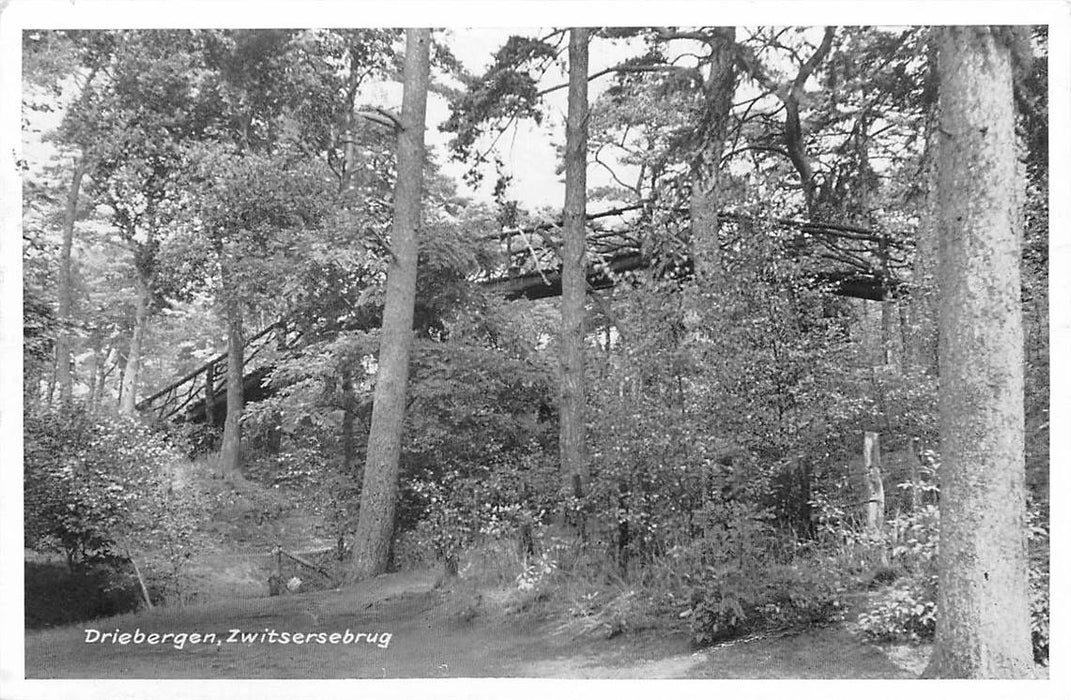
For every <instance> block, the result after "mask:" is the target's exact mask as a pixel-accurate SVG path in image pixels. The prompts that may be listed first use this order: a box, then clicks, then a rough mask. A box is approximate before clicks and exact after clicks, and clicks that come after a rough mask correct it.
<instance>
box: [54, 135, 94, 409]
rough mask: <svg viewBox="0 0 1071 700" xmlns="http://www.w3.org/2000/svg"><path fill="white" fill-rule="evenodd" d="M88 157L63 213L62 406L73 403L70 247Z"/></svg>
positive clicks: (59, 290)
mask: <svg viewBox="0 0 1071 700" xmlns="http://www.w3.org/2000/svg"><path fill="white" fill-rule="evenodd" d="M86 169H87V168H86V161H85V157H84V156H83V157H81V158H78V159H77V160H76V161H75V164H74V174H73V175H72V176H71V188H70V190H68V192H67V202H66V205H65V207H64V211H63V241H62V243H61V245H60V260H59V263H60V266H59V280H58V282H59V284H58V288H57V290H56V291H57V294H56V296H57V298H58V305H59V309H58V312H59V313H58V315H59V323H60V330H59V333H58V334H57V336H56V348H55V350H56V386H57V387H58V389H59V395H60V403H61V404H62V405H64V406H68V405H70V403H71V397H72V385H73V377H72V373H71V324H72V319H71V314H72V309H73V306H74V304H73V293H72V287H73V284H74V281H73V279H72V278H71V248H72V247H73V244H74V224H75V222H76V221H77V220H78V196H79V194H80V193H81V190H82V178H83V177H85V174H86Z"/></svg>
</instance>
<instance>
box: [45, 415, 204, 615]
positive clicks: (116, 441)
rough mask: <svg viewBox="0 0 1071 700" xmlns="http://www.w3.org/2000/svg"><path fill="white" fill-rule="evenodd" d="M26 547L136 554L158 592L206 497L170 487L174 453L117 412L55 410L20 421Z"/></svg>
mask: <svg viewBox="0 0 1071 700" xmlns="http://www.w3.org/2000/svg"><path fill="white" fill-rule="evenodd" d="M25 446H26V449H25V455H26V457H25V465H26V467H25V474H26V488H25V504H26V546H27V547H29V548H31V549H36V550H39V551H59V552H63V553H64V554H65V555H66V557H67V562H68V565H69V567H71V568H73V567H74V566H75V565H76V564H79V563H86V562H91V561H99V560H107V559H109V558H115V557H118V558H131V557H137V558H138V561H139V562H141V564H142V565H143V568H144V571H143V573H146V574H147V575H149V576H150V577H151V578H154V579H155V580H156V582H158V583H159V585H160V587H161V588H163V589H164V591H165V592H166V594H167V595H169V596H172V595H173V596H175V597H178V598H181V593H182V591H181V583H180V581H181V577H182V575H183V570H184V568H185V566H186V563H187V562H188V560H189V558H190V556H191V555H192V551H193V546H194V543H195V540H196V537H197V535H198V533H199V531H200V525H201V522H202V520H203V519H204V518H205V516H206V514H207V513H208V511H209V508H208V504H207V503H206V500H205V496H204V495H203V494H201V493H200V492H198V491H197V490H195V489H193V488H182V489H180V488H175V487H174V485H173V483H172V470H173V469H174V468H175V467H176V466H177V464H178V462H179V461H181V460H182V455H181V454H180V453H179V451H178V450H177V449H176V448H175V446H174V445H173V444H172V443H171V442H170V441H169V440H168V439H167V438H166V437H165V436H163V435H162V434H160V433H158V432H156V431H154V430H153V429H152V428H150V427H149V426H147V425H145V424H143V423H141V422H139V421H137V420H135V419H133V418H128V417H123V416H89V415H86V414H85V413H83V412H81V411H77V410H75V411H62V412H56V413H46V414H42V415H38V416H33V417H32V418H31V417H28V418H27V421H26V426H25Z"/></svg>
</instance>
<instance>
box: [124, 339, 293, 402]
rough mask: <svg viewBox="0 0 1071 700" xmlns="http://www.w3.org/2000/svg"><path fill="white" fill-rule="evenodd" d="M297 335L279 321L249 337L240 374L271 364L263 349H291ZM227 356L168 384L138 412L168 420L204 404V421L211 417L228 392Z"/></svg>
mask: <svg viewBox="0 0 1071 700" xmlns="http://www.w3.org/2000/svg"><path fill="white" fill-rule="evenodd" d="M299 337H300V333H299V332H297V331H294V330H290V329H288V328H287V326H286V324H284V323H282V322H276V323H273V324H271V325H269V326H267V327H266V328H263V329H262V330H260V331H259V332H257V333H256V334H255V335H253V336H251V337H250V338H249V339H248V340H247V341H246V342H245V345H244V346H243V349H242V362H243V366H242V374H243V376H247V375H249V374H251V373H253V372H255V371H257V370H258V369H261V367H262V365H265V364H267V363H270V359H269V356H270V355H271V354H272V353H271V352H267V351H266V349H270V348H274V349H278V350H286V349H289V348H291V347H293V346H294V344H295V343H296V342H297V341H298V339H299ZM228 358H229V353H227V352H223V353H220V354H219V355H216V356H215V357H213V358H212V359H211V360H209V361H208V362H206V363H204V364H203V365H201V366H200V367H198V368H197V369H194V370H193V371H191V372H190V373H188V374H186V375H185V376H183V377H181V378H180V379H177V380H176V381H174V382H172V383H171V384H168V385H167V386H165V387H164V388H162V389H160V390H159V391H157V392H156V393H155V394H153V395H152V396H149V397H147V398H145V399H142V400H141V401H139V402H138V403H137V404H136V408H137V410H139V411H141V412H142V413H143V414H147V415H151V416H152V418H153V419H154V420H160V421H164V420H170V419H172V418H174V417H175V416H177V415H179V414H181V413H183V412H186V413H189V412H190V411H191V409H193V408H194V407H195V406H197V405H198V404H199V403H201V402H204V406H205V413H206V417H207V418H211V411H212V407H213V405H214V404H215V402H216V397H218V396H222V395H223V394H225V393H226V390H227V362H228Z"/></svg>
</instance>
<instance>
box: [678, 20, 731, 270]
mask: <svg viewBox="0 0 1071 700" xmlns="http://www.w3.org/2000/svg"><path fill="white" fill-rule="evenodd" d="M735 44H736V28H735V27H718V28H716V29H715V30H713V35H712V37H711V40H710V73H709V74H708V76H707V79H706V82H705V83H704V85H703V117H702V120H701V123H700V125H699V126H698V127H697V129H696V134H695V139H696V142H697V143H696V145H695V152H694V155H693V158H692V163H691V171H692V191H691V198H690V201H689V216H690V218H691V222H692V259H693V260H694V261H695V271H696V277H697V279H698V280H699V283H700V288H701V289H710V288H712V287H715V286H716V285H717V284H718V282H719V281H720V279H721V268H722V265H721V246H720V242H719V239H718V231H719V225H718V209H719V208H720V206H721V191H720V188H721V157H722V152H723V151H724V150H725V140H726V137H727V135H728V132H729V117H730V115H731V114H732V107H733V95H734V94H735V91H736V70H735V64H734V59H735V56H734V50H735Z"/></svg>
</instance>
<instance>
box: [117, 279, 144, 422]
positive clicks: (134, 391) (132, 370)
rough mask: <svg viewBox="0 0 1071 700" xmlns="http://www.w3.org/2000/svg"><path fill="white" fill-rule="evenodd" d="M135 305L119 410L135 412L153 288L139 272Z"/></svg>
mask: <svg viewBox="0 0 1071 700" xmlns="http://www.w3.org/2000/svg"><path fill="white" fill-rule="evenodd" d="M136 285H137V286H136V292H135V293H136V294H137V298H136V299H135V302H134V304H135V306H134V330H133V332H132V333H131V335H130V347H129V349H128V350H127V354H126V366H125V367H124V368H123V386H122V389H121V390H120V396H121V398H120V400H119V412H120V413H125V414H126V415H133V414H134V411H135V409H134V404H136V403H137V400H138V378H139V376H140V375H141V346H142V344H143V343H144V340H145V329H146V327H147V326H148V325H149V303H150V301H151V299H150V295H151V289H150V287H149V282H148V281H146V280H145V278H144V276H143V275H141V274H140V273H138V275H137V282H136Z"/></svg>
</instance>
